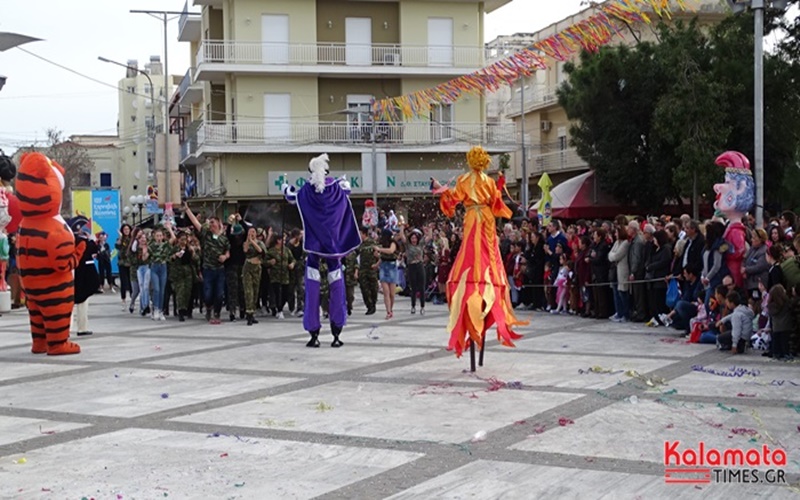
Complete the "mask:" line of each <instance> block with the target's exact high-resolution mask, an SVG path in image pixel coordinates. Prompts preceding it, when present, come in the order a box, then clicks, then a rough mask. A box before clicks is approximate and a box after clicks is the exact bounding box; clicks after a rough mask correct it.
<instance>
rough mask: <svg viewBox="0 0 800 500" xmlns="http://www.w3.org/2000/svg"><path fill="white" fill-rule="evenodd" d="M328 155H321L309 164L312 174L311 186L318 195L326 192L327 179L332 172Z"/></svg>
mask: <svg viewBox="0 0 800 500" xmlns="http://www.w3.org/2000/svg"><path fill="white" fill-rule="evenodd" d="M328 160H329V159H328V155H327V154H321V155H319V156H317V157H316V158H312V159H311V161H310V162H308V171H309V172H311V181H310V182H311V185H312V186H314V188H315V190H316V191H317V192H318V193H321V192H323V191H325V178H326V176H327V175H328V172H329V171H330V167H329V166H328Z"/></svg>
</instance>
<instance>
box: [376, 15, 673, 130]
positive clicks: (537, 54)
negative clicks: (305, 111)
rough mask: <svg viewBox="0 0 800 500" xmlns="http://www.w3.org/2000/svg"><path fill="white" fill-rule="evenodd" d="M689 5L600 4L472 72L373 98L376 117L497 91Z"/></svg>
mask: <svg viewBox="0 0 800 500" xmlns="http://www.w3.org/2000/svg"><path fill="white" fill-rule="evenodd" d="M671 3H672V4H673V5H676V6H677V7H678V8H679V9H680V10H683V11H685V10H687V7H686V0H614V1H612V2H607V3H605V4H603V5H599V6H597V9H598V13H597V14H594V15H592V16H590V17H589V18H587V19H585V20H583V21H581V22H579V23H577V24H575V25H573V26H570V27H568V28H566V29H564V30H562V31H560V32H558V33H556V34H554V35H553V36H551V37H549V38H546V39H544V40H541V41H538V42H536V43H534V44H532V45H531V46H530V47H527V48H525V49H523V50H521V51H519V52H517V53H515V54H512V55H511V56H509V57H507V58H505V59H502V60H500V61H497V62H495V63H492V64H491V65H489V66H487V67H485V68H482V69H480V70H478V71H476V72H474V73H471V74H469V75H464V76H460V77H458V78H454V79H453V80H450V81H448V82H445V83H442V84H440V85H437V86H436V87H433V88H430V89H425V90H420V91H417V92H414V93H411V94H407V95H403V96H399V97H388V98H385V99H380V100H376V101H373V102H372V112H373V114H374V116H375V119H376V120H377V121H382V122H396V121H403V120H407V119H412V118H417V117H427V116H429V115H430V112H431V106H433V105H434V104H438V103H453V102H455V101H458V100H459V99H461V98H462V97H465V96H467V95H482V94H483V93H485V92H496V91H497V90H498V89H499V88H500V87H501V86H502V85H511V84H513V82H515V81H517V80H519V78H521V77H523V76H530V75H531V74H533V72H534V71H536V70H537V69H546V68H547V67H548V59H549V60H555V61H566V60H568V59H570V58H571V57H572V56H574V55H575V54H576V53H578V52H580V51H581V50H586V51H589V52H597V51H598V50H599V49H600V47H602V46H604V45H608V44H609V43H611V41H612V40H613V39H614V37H615V36H619V35H620V29H619V24H620V23H624V24H635V23H644V24H651V23H652V22H653V21H652V19H651V15H655V16H658V17H659V18H667V19H669V18H671V16H672V5H671Z"/></svg>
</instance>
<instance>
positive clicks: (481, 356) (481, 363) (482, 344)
mask: <svg viewBox="0 0 800 500" xmlns="http://www.w3.org/2000/svg"><path fill="white" fill-rule="evenodd" d="M484 349H486V330H484V331H483V333H482V334H481V355H480V358H478V366H483V351H484Z"/></svg>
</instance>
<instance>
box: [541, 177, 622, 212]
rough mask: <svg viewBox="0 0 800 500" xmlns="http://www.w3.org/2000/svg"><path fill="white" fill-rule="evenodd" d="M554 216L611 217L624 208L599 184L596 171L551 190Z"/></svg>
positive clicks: (567, 181) (574, 178)
mask: <svg viewBox="0 0 800 500" xmlns="http://www.w3.org/2000/svg"><path fill="white" fill-rule="evenodd" d="M550 196H552V198H553V203H552V212H553V217H555V218H560V219H598V218H603V219H610V218H613V217H615V216H616V215H618V214H620V213H623V212H624V209H623V208H622V207H621V206H620V204H619V203H617V202H616V201H615V200H614V198H612V197H611V195H609V194H608V193H605V192H603V191H602V190H601V189H600V188H599V186H597V188H596V189H595V176H594V172H586V173H584V174H581V175H579V176H577V177H573V178H572V179H569V180H566V181H564V182H562V183H561V184H559V185H558V186H556V187H554V188H553V189H552V190H551V191H550Z"/></svg>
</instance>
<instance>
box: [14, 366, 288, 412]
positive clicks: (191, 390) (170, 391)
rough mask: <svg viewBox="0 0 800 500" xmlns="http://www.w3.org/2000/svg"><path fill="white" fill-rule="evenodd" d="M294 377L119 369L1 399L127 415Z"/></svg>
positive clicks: (24, 387)
mask: <svg viewBox="0 0 800 500" xmlns="http://www.w3.org/2000/svg"><path fill="white" fill-rule="evenodd" d="M292 381H293V379H288V378H275V377H253V376H241V375H222V374H216V373H191V372H179V371H163V370H162V371H158V370H147V369H141V368H126V367H120V368H119V369H105V370H99V371H94V372H89V373H82V374H79V375H72V376H70V375H67V376H63V377H57V378H50V379H47V380H41V381H37V382H27V383H21V384H17V385H11V386H6V387H0V401H2V402H3V403H2V404H3V406H13V407H15V408H26V409H35V410H45V411H59V412H70V413H79V414H86V415H104V416H110V417H130V416H136V415H144V414H147V413H154V412H158V411H163V410H166V409H170V408H176V407H179V406H184V405H189V404H196V403H200V402H203V401H208V400H211V399H217V398H223V397H226V396H231V395H235V394H241V393H244V392H248V391H253V390H257V389H264V388H267V387H273V386H276V385H280V384H286V383H289V382H292Z"/></svg>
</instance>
